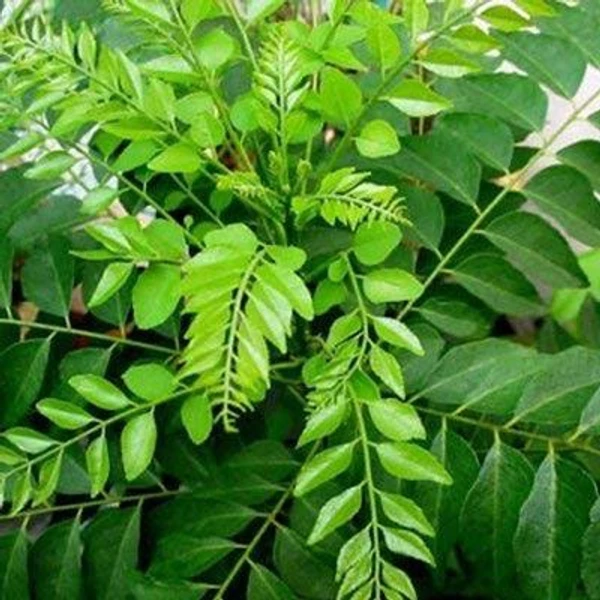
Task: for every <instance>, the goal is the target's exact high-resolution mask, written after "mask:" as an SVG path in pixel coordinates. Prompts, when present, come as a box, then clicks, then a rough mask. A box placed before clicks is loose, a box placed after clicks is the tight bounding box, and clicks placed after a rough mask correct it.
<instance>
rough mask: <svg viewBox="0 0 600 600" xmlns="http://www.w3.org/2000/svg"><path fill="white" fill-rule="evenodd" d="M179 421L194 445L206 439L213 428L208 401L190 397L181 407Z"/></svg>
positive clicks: (203, 398) (199, 397)
mask: <svg viewBox="0 0 600 600" xmlns="http://www.w3.org/2000/svg"><path fill="white" fill-rule="evenodd" d="M181 420H182V422H183V425H184V427H185V429H186V431H187V432H188V435H189V436H190V439H191V440H192V442H194V444H202V443H203V442H205V441H206V440H207V439H208V436H209V435H210V432H211V431H212V428H213V414H212V409H211V405H210V400H209V399H208V398H207V397H206V396H199V395H196V396H191V397H190V398H188V399H187V400H186V401H185V402H184V403H183V405H182V407H181Z"/></svg>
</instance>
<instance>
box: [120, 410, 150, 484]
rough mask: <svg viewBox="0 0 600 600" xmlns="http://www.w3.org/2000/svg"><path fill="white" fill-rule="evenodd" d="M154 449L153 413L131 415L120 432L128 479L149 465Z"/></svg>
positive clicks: (135, 477)
mask: <svg viewBox="0 0 600 600" xmlns="http://www.w3.org/2000/svg"><path fill="white" fill-rule="evenodd" d="M155 449H156V422H155V420H154V413H153V412H147V413H144V414H142V415H139V416H137V417H133V418H132V419H131V420H130V421H128V422H127V424H126V425H125V427H124V428H123V431H122V432H121V454H122V458H123V468H124V469H125V477H126V478H127V480H128V481H132V480H134V479H137V478H138V477H139V476H140V475H141V474H142V473H143V472H144V471H145V470H146V469H147V468H148V466H149V465H150V463H151V462H152V458H153V457H154V450H155Z"/></svg>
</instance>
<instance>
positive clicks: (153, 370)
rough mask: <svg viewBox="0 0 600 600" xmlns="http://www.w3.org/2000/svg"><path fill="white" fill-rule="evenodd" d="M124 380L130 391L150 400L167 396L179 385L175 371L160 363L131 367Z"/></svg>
mask: <svg viewBox="0 0 600 600" xmlns="http://www.w3.org/2000/svg"><path fill="white" fill-rule="evenodd" d="M123 381H124V382H125V385H126V386H127V388H128V389H129V391H130V392H133V393H134V394H135V395H136V396H138V397H139V398H142V399H143V400H148V401H149V402H154V401H157V400H163V399H164V398H167V397H168V396H170V395H171V394H172V393H173V391H174V390H175V388H176V386H177V381H176V379H175V376H174V375H173V373H171V371H169V369H167V368H166V367H163V366H162V365H160V364H158V363H147V364H143V365H135V366H133V367H129V369H127V371H125V373H124V374H123Z"/></svg>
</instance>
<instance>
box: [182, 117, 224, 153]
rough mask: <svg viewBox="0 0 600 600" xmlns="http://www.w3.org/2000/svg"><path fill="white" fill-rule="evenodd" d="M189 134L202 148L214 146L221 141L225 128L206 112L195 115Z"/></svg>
mask: <svg viewBox="0 0 600 600" xmlns="http://www.w3.org/2000/svg"><path fill="white" fill-rule="evenodd" d="M190 136H191V138H192V139H193V140H194V142H196V143H197V144H198V145H199V146H200V147H202V148H214V147H215V146H219V145H220V144H222V143H223V140H224V139H225V128H224V127H223V125H222V124H221V122H220V121H219V120H218V119H217V118H216V117H213V115H211V114H210V113H208V112H202V113H200V114H199V115H197V116H196V117H195V119H194V122H193V123H192V127H191V129H190Z"/></svg>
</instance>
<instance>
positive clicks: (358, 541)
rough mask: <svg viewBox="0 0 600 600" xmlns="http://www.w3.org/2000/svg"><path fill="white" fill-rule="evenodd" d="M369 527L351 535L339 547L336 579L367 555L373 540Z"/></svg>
mask: <svg viewBox="0 0 600 600" xmlns="http://www.w3.org/2000/svg"><path fill="white" fill-rule="evenodd" d="M369 529H370V528H369V527H366V528H365V529H363V530H362V531H359V532H358V533H357V534H355V535H353V536H352V537H351V538H350V539H349V540H348V541H347V542H346V543H345V544H344V545H343V546H342V548H341V550H340V552H339V554H338V559H337V579H340V578H341V576H342V575H343V574H345V573H346V572H348V571H349V570H350V569H351V568H352V567H353V566H355V565H356V564H358V563H359V562H361V561H362V560H363V559H364V558H365V557H366V556H368V555H369V553H370V552H371V550H372V548H373V541H372V539H371V534H370V531H369Z"/></svg>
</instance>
